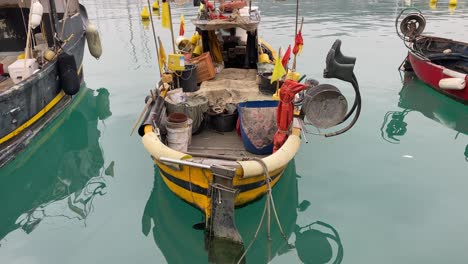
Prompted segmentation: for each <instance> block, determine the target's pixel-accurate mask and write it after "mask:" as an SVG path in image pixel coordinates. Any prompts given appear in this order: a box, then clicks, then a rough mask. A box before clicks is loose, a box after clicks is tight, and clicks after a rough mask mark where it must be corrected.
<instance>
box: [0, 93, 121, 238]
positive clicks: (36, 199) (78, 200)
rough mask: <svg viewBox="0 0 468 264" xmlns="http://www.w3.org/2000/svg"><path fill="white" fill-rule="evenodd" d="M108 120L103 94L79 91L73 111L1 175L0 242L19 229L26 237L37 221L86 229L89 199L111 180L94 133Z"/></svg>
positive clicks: (102, 191) (106, 97)
mask: <svg viewBox="0 0 468 264" xmlns="http://www.w3.org/2000/svg"><path fill="white" fill-rule="evenodd" d="M111 114H112V113H111V112H110V109H109V92H108V91H107V90H106V89H104V88H101V89H98V90H97V91H94V90H91V89H89V88H86V87H85V86H82V88H81V91H80V92H79V94H78V95H76V97H75V99H74V101H73V102H72V105H70V106H69V107H68V108H67V109H66V110H65V111H64V112H63V113H62V114H61V115H60V116H59V117H58V118H57V119H55V120H54V121H53V122H52V123H51V124H50V125H49V127H48V128H47V129H45V130H44V131H43V132H42V133H41V134H40V135H39V136H38V137H37V140H36V141H35V142H33V143H32V144H31V145H30V146H29V147H28V149H26V150H25V151H24V152H23V153H22V154H21V155H20V156H19V157H18V158H17V159H16V160H14V161H12V162H11V163H10V164H8V166H6V167H5V168H3V169H2V170H1V171H0V203H1V204H2V205H3V206H2V208H1V211H0V215H1V217H0V241H2V239H3V238H5V237H6V236H7V235H8V234H9V233H10V232H12V231H14V230H16V229H18V228H21V229H23V230H24V232H26V233H27V234H29V233H31V232H32V231H33V230H34V229H35V228H36V227H37V226H38V225H39V224H40V223H41V222H42V221H45V222H47V223H52V224H54V223H60V221H63V218H65V219H66V220H78V221H80V222H82V223H83V224H84V225H86V218H87V216H88V215H89V214H90V213H91V212H92V211H93V199H94V198H95V197H97V196H101V195H104V194H105V193H106V185H107V183H106V181H107V178H108V177H113V165H114V163H113V162H111V163H110V164H107V165H108V167H107V169H104V168H103V167H104V165H105V162H104V157H103V153H102V149H101V147H100V146H99V137H100V135H101V133H100V131H99V130H98V122H99V121H100V120H105V119H106V118H108V117H109V116H110V115H111ZM56 218H60V219H59V220H60V221H58V222H57V221H56V220H54V219H56Z"/></svg>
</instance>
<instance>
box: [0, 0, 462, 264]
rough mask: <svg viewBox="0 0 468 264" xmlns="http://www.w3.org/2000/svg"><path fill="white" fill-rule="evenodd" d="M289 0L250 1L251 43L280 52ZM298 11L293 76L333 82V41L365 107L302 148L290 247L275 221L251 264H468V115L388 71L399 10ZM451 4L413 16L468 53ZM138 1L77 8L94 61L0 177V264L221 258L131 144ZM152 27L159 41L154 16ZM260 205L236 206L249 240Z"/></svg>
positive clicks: (345, 1)
mask: <svg viewBox="0 0 468 264" xmlns="http://www.w3.org/2000/svg"><path fill="white" fill-rule="evenodd" d="M293 2H294V3H295V1H278V2H270V1H261V2H260V3H259V6H260V9H261V10H262V15H263V18H262V24H261V27H260V29H259V35H260V36H261V37H262V38H263V39H265V40H267V41H269V42H270V43H271V44H273V46H274V47H275V48H278V47H279V46H280V45H281V46H283V47H287V45H288V44H291V43H292V41H293V35H294V26H293V25H294V24H293V22H294V14H295V4H294V3H293ZM302 2H303V3H302V4H301V15H303V16H304V17H305V21H304V28H303V36H304V42H305V44H304V50H303V53H302V55H301V56H300V57H299V59H298V63H299V64H298V65H299V67H298V70H299V71H300V72H301V73H303V74H307V77H313V78H316V79H318V80H319V81H320V82H322V83H323V82H330V83H334V84H338V85H339V84H340V82H337V81H333V80H325V79H323V78H322V71H323V67H324V60H325V55H326V53H327V51H328V49H329V48H330V46H331V44H332V43H333V41H334V40H335V39H336V38H340V39H341V40H342V41H343V47H342V49H343V52H344V53H345V54H347V55H351V56H356V57H357V63H356V68H355V71H356V75H357V78H358V80H359V82H360V85H361V90H362V95H363V111H362V114H361V118H360V120H359V121H358V124H357V125H356V126H355V127H354V128H353V129H352V130H351V131H350V132H348V133H346V134H344V135H342V136H339V137H335V138H323V137H317V136H313V135H310V136H309V137H308V139H309V143H308V144H305V143H303V144H302V146H301V150H300V152H299V153H298V155H297V156H296V158H295V160H294V162H292V163H291V164H290V165H289V167H288V169H287V173H286V174H285V177H283V179H282V180H281V182H280V184H279V185H278V186H277V187H276V188H275V189H274V196H275V202H276V204H277V210H278V212H279V217H280V220H281V223H282V225H283V227H284V229H285V232H286V235H287V236H288V242H289V246H288V245H287V244H286V243H285V242H284V241H283V240H282V237H281V235H280V234H279V232H278V230H277V228H276V226H274V225H273V241H272V242H271V243H270V246H268V243H267V240H266V234H265V230H264V229H262V231H261V232H260V234H259V237H258V239H257V240H256V242H255V243H254V245H253V247H252V248H251V250H250V251H249V252H248V254H247V257H246V263H265V262H267V261H268V259H270V260H271V262H272V263H302V262H305V263H425V264H427V263H454V264H455V263H460V264H462V263H466V259H467V258H468V229H466V226H467V224H468V211H467V210H465V209H464V208H465V207H466V201H468V192H467V190H468V136H467V135H468V106H465V105H462V104H460V103H457V102H455V101H452V100H451V99H448V98H446V97H445V96H442V95H440V94H438V93H437V92H434V91H433V90H431V89H430V88H429V87H428V86H426V85H424V84H422V83H421V82H420V81H418V80H415V79H412V78H411V76H401V75H400V73H399V72H398V71H397V68H398V66H399V65H400V63H401V62H402V60H403V58H404V57H405V53H406V50H405V47H404V45H403V43H402V41H401V40H400V39H399V38H398V37H397V36H396V34H395V30H394V18H395V17H396V15H397V14H398V12H399V11H400V10H401V9H402V8H403V7H404V2H408V1H391V0H381V1H379V0H366V1H363V0H353V1H349V0H340V1H311V0H308V1H307V0H306V1H302ZM447 2H448V1H439V4H438V6H437V8H436V9H434V10H433V9H431V8H430V7H429V0H427V1H413V3H412V5H413V6H415V7H417V8H420V9H421V10H423V13H424V14H425V16H426V19H427V27H426V32H427V33H430V34H435V35H438V36H441V37H448V38H454V39H457V40H461V41H465V42H468V35H467V34H466V32H468V3H467V2H466V1H464V0H459V3H458V6H457V8H456V9H455V10H452V11H450V10H449V8H448V3H447ZM144 3H146V1H141V0H140V1H129V0H127V1H124V0H116V1H109V0H102V1H97V0H86V1H83V4H84V5H85V6H86V7H87V9H88V13H89V16H90V19H91V20H92V21H93V22H94V23H95V24H97V26H98V27H99V29H100V32H101V39H102V42H103V48H104V54H103V56H102V57H101V59H100V60H99V61H95V60H94V59H93V58H92V57H91V56H90V55H89V54H88V53H86V56H85V61H84V72H85V81H86V85H85V86H84V87H82V90H81V92H80V94H79V95H77V98H76V99H77V100H75V102H74V105H73V106H72V107H70V108H69V109H68V110H67V111H65V112H64V113H63V114H62V115H61V116H60V117H59V118H58V119H57V120H55V121H54V122H53V123H52V124H51V125H50V126H49V127H48V128H47V129H46V130H45V131H44V132H43V133H42V134H41V135H40V137H39V138H38V139H37V140H36V141H35V142H34V143H33V144H32V145H31V147H30V148H28V149H27V150H26V151H25V152H24V153H23V154H22V155H21V156H20V157H19V158H18V159H16V160H15V161H14V162H12V163H11V164H9V165H8V166H7V167H5V168H3V169H2V170H0V202H1V204H2V208H1V209H0V263H8V264H19V263H47V264H55V263H57V264H58V263H60V264H65V263H67V264H69V263H70V264H72V263H150V262H151V263H207V262H213V263H226V262H227V261H228V260H229V257H230V255H229V254H219V251H216V249H213V248H211V250H207V249H205V245H204V240H203V232H202V231H200V230H195V229H193V228H192V225H194V224H195V223H198V222H200V220H201V214H200V213H199V212H198V211H197V210H195V209H194V208H192V207H190V206H188V205H186V204H185V203H183V202H182V201H180V200H179V199H178V198H176V197H175V196H174V195H173V194H172V193H170V192H169V191H168V190H167V188H166V187H165V186H164V184H162V183H161V181H160V179H159V174H158V172H157V171H155V169H154V167H153V163H152V161H151V159H150V157H149V155H148V154H147V152H146V151H145V150H144V148H143V147H142V145H141V144H140V138H139V137H138V136H136V135H134V136H132V137H130V136H129V134H130V129H131V127H132V125H133V123H134V121H135V120H136V118H137V116H138V115H139V113H140V111H141V110H142V108H143V100H144V97H145V96H146V94H147V93H148V91H149V90H150V89H151V88H153V87H154V85H155V83H156V81H157V80H158V76H159V74H158V72H157V67H156V63H155V62H156V57H155V49H154V44H153V42H152V34H151V31H150V29H149V28H150V27H149V25H144V24H142V23H141V21H140V16H139V13H140V10H141V8H142V6H143V5H144ZM173 11H174V12H173V14H174V16H173V17H174V18H175V19H174V20H175V22H177V23H178V17H179V15H180V14H181V13H183V14H184V15H185V16H186V21H187V34H186V35H188V36H189V35H190V34H191V33H192V32H193V28H192V27H191V25H190V22H189V18H191V17H193V15H194V12H195V9H194V8H192V7H191V6H190V5H187V6H185V7H174V9H173ZM177 23H176V24H177ZM176 28H178V25H177V26H176ZM157 32H158V34H160V35H161V38H162V39H163V42H164V43H169V39H170V33H169V31H168V30H166V29H162V28H161V26H160V23H159V21H158V22H157ZM165 49H166V52H168V53H169V51H170V50H171V47H170V45H169V44H166V45H165ZM403 81H404V82H403ZM340 87H342V90H343V91H344V92H345V93H346V94H347V95H352V91H351V90H352V89H351V88H350V87H348V86H346V85H341V86H340ZM263 205H264V200H261V201H259V202H256V203H254V204H252V205H250V206H247V207H245V208H241V209H239V210H237V211H236V217H237V219H236V220H237V224H238V227H239V229H240V232H241V234H242V236H243V237H244V241H245V242H246V243H249V242H250V240H251V239H252V237H253V235H254V232H255V229H256V227H257V224H258V222H259V220H260V216H261V212H262V209H263ZM230 253H231V254H234V253H235V251H231V252H230ZM340 260H341V262H340ZM334 261H335V262H334Z"/></svg>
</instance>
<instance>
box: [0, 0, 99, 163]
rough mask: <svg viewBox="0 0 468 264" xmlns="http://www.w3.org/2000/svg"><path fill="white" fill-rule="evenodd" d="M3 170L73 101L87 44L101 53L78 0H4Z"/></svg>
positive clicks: (0, 6) (0, 49)
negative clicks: (86, 42)
mask: <svg viewBox="0 0 468 264" xmlns="http://www.w3.org/2000/svg"><path fill="white" fill-rule="evenodd" d="M0 29H1V32H2V33H1V34H0V113H1V116H2V118H1V119H0V167H2V166H4V165H5V164H7V162H9V161H11V160H13V159H14V158H15V157H16V156H17V155H18V153H19V152H20V151H22V150H23V149H24V148H25V147H26V146H27V145H28V144H29V143H30V142H31V141H32V140H33V138H34V137H35V136H36V135H37V134H38V133H39V132H40V131H41V130H42V129H43V128H44V127H45V126H46V125H47V124H48V123H50V122H51V121H52V120H54V118H56V117H57V116H58V114H59V113H61V112H62V111H63V110H64V109H65V108H66V107H67V106H68V105H69V104H70V102H71V101H72V99H73V95H75V94H76V93H77V92H78V90H79V89H80V86H81V84H82V83H83V70H82V61H83V52H84V46H85V41H86V39H88V46H89V49H90V51H91V54H92V55H93V56H95V57H97V58H98V57H99V56H100V55H101V52H102V49H101V45H100V40H99V35H98V31H97V29H96V27H95V26H94V25H92V24H91V23H89V22H88V18H87V13H86V9H85V7H84V6H82V5H80V4H79V2H78V0H68V1H58V0H48V1H45V0H43V1H38V0H29V1H19V0H0Z"/></svg>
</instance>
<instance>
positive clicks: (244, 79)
mask: <svg viewBox="0 0 468 264" xmlns="http://www.w3.org/2000/svg"><path fill="white" fill-rule="evenodd" d="M204 3H205V4H206V6H205V7H204V8H201V9H200V10H201V11H199V14H198V17H197V18H196V19H194V20H193V21H192V23H193V24H194V25H195V27H196V29H197V30H196V31H197V32H196V33H195V35H196V36H197V35H198V37H199V38H200V37H201V39H199V40H198V41H197V40H196V41H194V42H193V47H192V51H191V52H190V51H189V52H187V51H186V50H185V48H186V46H185V47H184V48H183V49H184V51H181V53H182V54H169V65H171V57H172V58H176V59H175V60H172V63H173V62H174V61H175V62H176V63H177V62H179V59H181V60H184V59H186V58H188V56H187V55H192V56H194V57H195V56H196V55H197V54H196V53H197V52H196V51H197V50H198V49H200V48H201V47H200V48H198V45H199V44H198V43H203V45H202V48H203V52H200V51H199V52H198V55H199V56H198V57H195V58H191V59H190V60H189V59H187V61H188V63H187V64H188V65H185V66H184V67H181V70H177V69H175V70H172V69H170V67H164V64H163V63H160V65H159V66H160V68H161V73H162V74H161V81H160V82H159V84H158V85H157V87H156V88H155V89H154V90H151V94H150V95H149V96H148V97H147V98H146V106H145V110H144V112H143V113H145V114H144V115H143V113H142V115H141V116H142V118H143V121H142V122H141V125H140V127H139V129H138V132H139V134H140V135H141V136H142V142H143V145H144V147H145V148H146V150H147V151H148V152H149V154H150V155H151V157H152V159H153V161H154V163H155V164H156V166H157V168H158V170H159V172H160V177H161V178H162V180H163V181H164V183H165V184H166V185H167V187H168V188H169V189H170V190H171V191H172V192H173V193H174V194H175V195H177V196H178V197H180V198H181V199H183V200H184V201H185V202H187V203H189V204H191V205H193V206H194V207H196V208H198V209H199V210H201V212H202V213H203V215H204V217H205V229H206V231H207V232H206V234H207V235H209V236H211V237H215V238H220V239H225V240H230V241H234V242H238V243H242V238H241V236H240V234H239V233H238V231H237V228H236V225H235V220H234V208H235V207H241V206H245V205H247V204H249V203H251V202H253V201H256V200H258V199H260V198H261V197H263V196H264V195H265V194H266V195H267V197H268V198H267V201H270V200H271V201H270V202H268V204H269V205H268V206H266V208H268V209H267V210H266V211H268V215H270V212H271V214H273V213H274V211H275V210H274V202H273V198H272V196H271V190H272V188H273V187H274V186H275V185H276V184H277V183H278V182H279V181H280V179H281V178H282V176H283V174H284V171H285V168H286V167H287V166H288V164H289V163H290V162H291V160H293V158H294V156H295V155H296V154H297V152H298V150H299V147H300V145H301V137H305V132H306V130H305V122H304V120H308V122H310V123H312V124H313V125H315V126H317V127H320V128H325V129H327V128H331V127H335V126H336V125H338V124H343V122H345V121H346V120H348V119H349V118H350V117H351V116H353V118H352V120H351V121H350V122H348V123H349V124H347V125H346V126H345V125H344V124H343V125H341V127H340V130H338V131H336V132H328V133H326V134H324V135H325V136H336V135H339V134H341V133H344V132H346V131H348V130H349V129H350V128H351V127H352V126H353V125H354V124H355V123H356V121H357V119H358V117H359V112H360V109H361V100H360V93H359V86H358V83H357V79H356V76H355V75H354V73H353V69H354V64H355V60H356V59H355V58H353V57H347V56H344V55H343V54H342V53H341V49H340V47H341V41H339V40H337V41H336V42H335V43H334V44H333V46H332V48H331V49H330V51H329V53H328V55H327V59H326V68H325V70H324V77H326V78H338V79H340V80H343V81H346V82H349V83H351V84H352V85H353V87H354V89H355V92H356V97H355V100H354V103H353V105H352V107H351V109H350V110H349V111H348V108H347V102H346V99H345V98H344V96H343V95H342V94H341V93H340V91H339V89H338V88H337V87H335V86H332V85H328V84H320V85H317V83H316V82H314V81H313V80H306V81H305V83H301V82H300V81H299V78H298V77H299V76H297V75H299V74H298V73H297V72H295V63H294V64H293V67H292V70H291V72H290V74H288V75H289V76H290V77H289V78H286V76H285V75H286V73H285V72H284V73H283V74H281V76H279V77H278V71H277V69H279V68H280V65H281V60H282V59H281V51H279V52H278V53H275V52H274V50H273V48H271V46H270V45H268V44H267V43H266V42H265V41H263V40H261V39H260V38H259V37H258V34H257V29H258V25H259V23H260V16H259V12H258V8H257V7H255V6H252V4H251V3H249V4H247V5H246V6H245V7H243V8H242V9H241V10H240V11H239V10H236V9H234V10H233V11H232V12H226V11H225V12H224V13H222V12H221V11H220V10H218V9H216V8H213V7H209V5H208V4H209V3H206V2H204ZM163 4H168V2H163ZM166 8H167V7H166ZM162 10H164V6H163V7H162ZM150 17H151V16H150ZM162 17H163V18H162V20H163V21H164V14H162ZM221 17H222V18H221ZM301 30H302V26H301V27H300V28H299V30H298V31H297V34H296V38H295V46H296V47H297V46H298V45H300V44H302V42H300V43H298V40H300V41H302V35H301V33H300V32H301ZM153 33H154V32H153ZM298 36H299V37H300V38H299V37H298ZM155 39H156V36H155ZM192 39H193V38H191V40H192ZM191 40H190V41H191ZM173 42H175V41H173ZM155 44H156V46H158V42H156V41H155ZM161 44H162V43H161V42H159V48H158V47H157V48H156V49H157V50H159V56H160V55H161V53H162V52H161ZM174 45H175V44H174ZM174 50H175V48H174ZM294 50H295V51H297V49H296V48H295V49H294ZM294 50H293V52H294ZM294 54H296V53H294ZM270 61H271V62H273V61H275V63H274V64H273V63H270ZM295 61H296V58H295V59H294V62H295ZM160 62H161V60H160ZM177 66H180V65H177ZM281 67H282V66H281ZM168 68H169V69H168ZM210 68H211V69H210ZM265 69H266V70H265ZM268 69H270V71H269V72H268ZM283 70H284V69H283ZM187 72H188V73H187ZM193 76H196V77H193ZM207 76H208V77H207ZM275 76H277V80H274V77H275ZM294 76H296V77H294ZM190 77H192V79H194V80H193V81H192V82H190V81H189V79H191V78H190ZM280 77H281V78H280ZM268 78H271V80H270V79H268ZM264 79H267V81H266V84H267V85H266V86H268V84H270V85H272V86H273V89H270V88H271V87H266V89H265V90H269V91H270V93H265V92H264V90H262V89H261V88H262V87H261V85H260V83H262V81H265V80H264ZM280 83H282V85H281V86H280ZM264 88H265V87H264ZM279 88H280V89H279ZM272 95H273V96H272ZM275 95H276V97H275ZM138 122H139V121H137V123H138ZM326 131H328V130H326ZM301 135H302V136H301ZM270 205H271V206H270ZM270 209H271V210H272V211H270ZM268 219H269V217H268ZM268 221H269V220H268Z"/></svg>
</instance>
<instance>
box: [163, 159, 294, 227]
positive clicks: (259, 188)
mask: <svg viewBox="0 0 468 264" xmlns="http://www.w3.org/2000/svg"><path fill="white" fill-rule="evenodd" d="M155 163H156V165H157V166H158V167H159V170H160V174H161V177H162V179H163V180H164V182H165V183H166V185H167V187H168V188H169V189H170V190H171V191H172V192H173V193H174V194H175V195H177V196H178V197H180V198H181V199H183V200H184V201H186V202H188V203H190V204H192V205H194V206H195V207H198V208H199V209H200V210H201V211H202V212H204V213H205V215H206V218H207V219H208V218H209V217H210V216H211V199H210V198H209V197H208V196H207V195H206V194H207V192H208V190H209V188H210V182H212V181H213V174H212V172H211V171H210V170H207V169H201V168H194V167H190V166H180V167H181V169H180V170H176V169H173V167H170V166H167V165H165V164H163V163H161V162H159V161H155ZM284 168H285V167H283V168H281V169H278V170H276V171H272V172H269V174H270V177H271V178H273V180H272V182H271V187H273V186H274V185H275V184H276V183H277V182H278V181H279V179H280V178H281V176H282V175H283V172H284ZM241 175H242V170H241V169H238V170H237V175H236V177H235V178H234V179H233V184H234V188H235V189H238V190H240V192H239V193H238V195H237V197H236V200H235V205H236V206H241V205H245V204H247V203H249V202H252V201H254V200H256V199H258V198H260V197H261V196H263V195H264V194H265V193H266V191H267V189H268V187H267V185H266V183H265V175H259V176H257V177H251V178H246V179H242V178H241Z"/></svg>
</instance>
